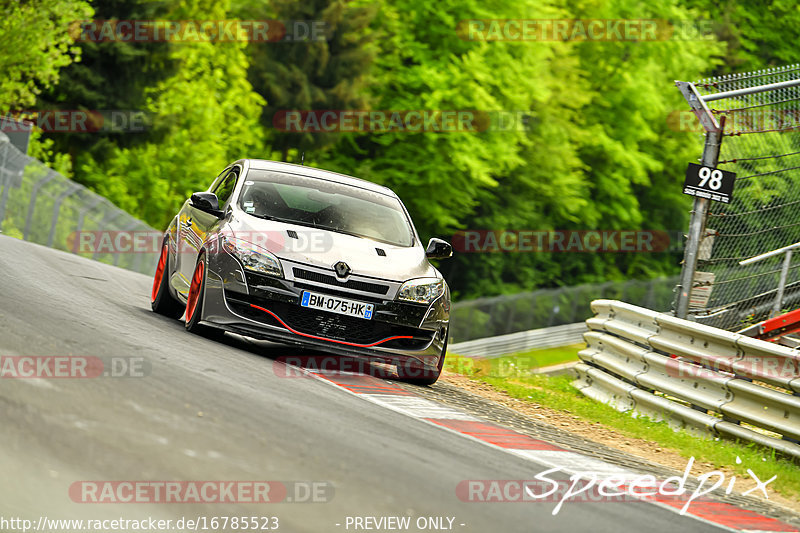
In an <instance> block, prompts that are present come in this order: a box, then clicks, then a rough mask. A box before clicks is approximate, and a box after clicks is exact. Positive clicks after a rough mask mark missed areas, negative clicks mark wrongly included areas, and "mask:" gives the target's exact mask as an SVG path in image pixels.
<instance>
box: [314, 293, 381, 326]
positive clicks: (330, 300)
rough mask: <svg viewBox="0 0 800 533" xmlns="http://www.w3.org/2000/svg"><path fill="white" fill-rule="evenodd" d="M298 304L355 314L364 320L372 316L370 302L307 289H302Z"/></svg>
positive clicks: (339, 312)
mask: <svg viewBox="0 0 800 533" xmlns="http://www.w3.org/2000/svg"><path fill="white" fill-rule="evenodd" d="M300 305H301V306H302V307H309V308H311V309H321V310H322V311H329V312H331V313H338V314H340V315H347V316H355V317H358V318H363V319H366V320H369V319H371V318H372V310H373V305H372V304H368V303H364V302H358V301H356V300H348V299H347V298H338V297H336V296H330V295H328V294H317V293H316V292H308V291H303V296H302V297H301V298H300Z"/></svg>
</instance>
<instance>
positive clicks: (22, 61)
mask: <svg viewBox="0 0 800 533" xmlns="http://www.w3.org/2000/svg"><path fill="white" fill-rule="evenodd" d="M91 15H92V9H91V8H90V7H89V4H88V3H87V2H84V1H82V0H60V1H57V2H53V1H51V0H29V1H26V2H15V1H13V0H12V1H7V0H6V1H4V2H0V43H2V51H0V112H5V111H9V110H11V111H17V110H22V109H23V108H24V106H29V105H32V104H33V103H34V102H35V101H36V95H37V94H39V93H40V92H41V90H42V88H47V87H50V86H51V85H53V84H55V83H56V81H57V80H58V74H59V69H60V68H62V67H64V66H66V65H69V64H70V63H71V62H72V61H75V60H77V59H79V58H80V48H78V47H77V46H74V45H73V38H72V35H71V33H74V30H75V26H74V25H71V23H72V22H73V21H75V20H80V19H86V18H89V17H90V16H91Z"/></svg>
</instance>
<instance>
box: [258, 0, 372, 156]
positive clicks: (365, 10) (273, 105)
mask: <svg viewBox="0 0 800 533" xmlns="http://www.w3.org/2000/svg"><path fill="white" fill-rule="evenodd" d="M272 4H273V6H274V16H275V17H276V18H277V19H278V20H281V21H284V22H285V27H286V30H287V32H288V35H287V36H288V37H291V38H297V37H299V36H300V31H299V30H298V31H295V27H294V22H297V23H300V24H304V26H303V27H304V30H303V31H306V30H307V31H308V32H309V34H308V37H307V38H308V39H309V40H307V41H299V42H295V41H286V42H276V43H263V42H254V43H252V44H251V45H250V47H249V49H248V52H249V54H250V56H251V58H252V66H251V68H250V72H249V79H250V81H251V83H252V84H253V87H255V89H256V90H257V91H258V93H259V94H261V95H262V96H263V97H264V99H265V100H266V101H267V105H266V106H264V108H263V109H262V113H261V117H262V122H263V124H264V127H265V128H266V129H268V130H271V129H272V128H273V127H274V126H275V124H276V114H278V113H280V112H281V111H287V110H312V109H319V110H344V109H364V108H365V106H366V103H367V96H366V94H365V92H364V89H365V86H366V82H367V75H368V73H369V69H370V66H371V65H372V61H373V58H374V55H375V50H374V46H373V43H372V41H373V32H372V31H371V30H370V29H369V24H370V22H371V21H372V19H373V17H374V16H375V11H376V7H377V4H370V3H368V2H350V1H345V0H313V1H306V2H296V1H295V0H275V1H274V2H272ZM242 9H244V8H242ZM312 22H315V23H316V24H315V25H314V26H313V27H310V28H309V27H307V26H306V23H307V25H308V26H310V25H311V23H312ZM317 29H319V30H320V31H319V32H317V31H316V30H317ZM278 116H280V115H278ZM271 134H272V135H271V148H272V150H275V151H277V152H279V153H280V154H281V160H282V161H287V160H288V153H289V150H290V149H294V150H295V151H296V152H300V151H306V150H321V149H323V148H326V147H329V146H331V145H333V144H335V143H336V142H337V141H338V140H339V135H338V134H337V133H324V132H319V133H292V132H283V131H280V130H276V131H272V132H271Z"/></svg>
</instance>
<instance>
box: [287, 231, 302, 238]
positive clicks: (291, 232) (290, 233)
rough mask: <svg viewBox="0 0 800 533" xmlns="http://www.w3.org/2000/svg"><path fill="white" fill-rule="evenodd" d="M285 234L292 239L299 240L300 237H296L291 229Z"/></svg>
mask: <svg viewBox="0 0 800 533" xmlns="http://www.w3.org/2000/svg"><path fill="white" fill-rule="evenodd" d="M286 234H287V235H288V236H289V237H291V238H292V239H300V237H298V236H297V232H296V231H295V230H293V229H287V230H286Z"/></svg>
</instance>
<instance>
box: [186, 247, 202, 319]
mask: <svg viewBox="0 0 800 533" xmlns="http://www.w3.org/2000/svg"><path fill="white" fill-rule="evenodd" d="M204 270H205V266H204V265H203V262H202V261H201V262H199V263H197V268H195V269H194V276H192V285H191V286H190V287H189V300H188V301H187V302H186V321H187V322H189V321H190V320H191V319H192V317H193V316H194V310H195V309H197V300H198V298H199V297H200V285H201V284H202V283H203V272H204Z"/></svg>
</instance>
